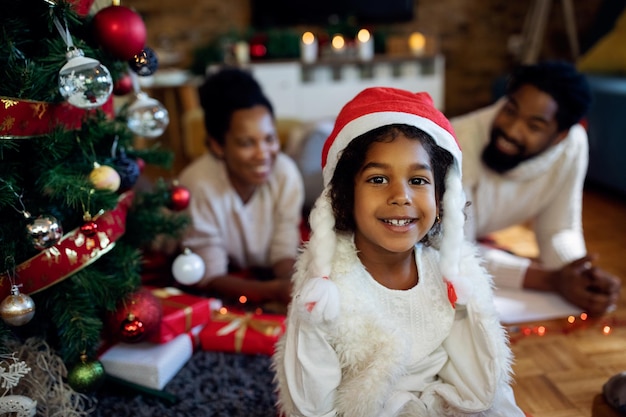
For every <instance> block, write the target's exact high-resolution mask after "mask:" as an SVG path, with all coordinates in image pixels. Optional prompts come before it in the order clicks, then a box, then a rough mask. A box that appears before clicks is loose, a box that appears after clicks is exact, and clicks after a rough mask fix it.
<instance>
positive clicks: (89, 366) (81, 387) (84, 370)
mask: <svg viewBox="0 0 626 417" xmlns="http://www.w3.org/2000/svg"><path fill="white" fill-rule="evenodd" d="M67 382H68V383H69V384H70V386H71V387H72V389H74V391H77V392H80V393H83V394H85V393H90V392H94V391H97V390H98V388H100V387H101V386H102V383H103V382H104V366H102V363H101V362H100V361H97V360H95V361H88V360H87V359H86V358H81V361H80V362H79V363H77V364H76V365H75V366H74V367H73V368H72V369H71V370H70V372H69V373H68V375H67Z"/></svg>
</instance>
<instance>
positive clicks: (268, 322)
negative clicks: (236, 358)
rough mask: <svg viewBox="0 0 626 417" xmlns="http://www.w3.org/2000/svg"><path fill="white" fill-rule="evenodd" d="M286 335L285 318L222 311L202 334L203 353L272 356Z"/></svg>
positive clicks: (273, 315) (213, 317)
mask: <svg viewBox="0 0 626 417" xmlns="http://www.w3.org/2000/svg"><path fill="white" fill-rule="evenodd" d="M284 332H285V316H284V315H283V314H263V313H261V314H255V313H242V312H231V311H226V310H225V309H221V310H220V311H216V312H214V313H213V315H212V320H211V321H210V322H209V323H208V324H207V325H206V326H205V327H204V329H202V331H201V332H200V334H199V337H200V346H201V348H202V350H206V351H218V352H234V353H247V354H264V355H273V354H274V345H275V344H276V342H277V341H278V339H280V337H281V336H282V334H283V333H284Z"/></svg>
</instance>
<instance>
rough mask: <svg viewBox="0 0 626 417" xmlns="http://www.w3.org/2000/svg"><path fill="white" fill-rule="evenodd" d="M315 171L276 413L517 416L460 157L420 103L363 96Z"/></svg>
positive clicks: (282, 346)
mask: <svg viewBox="0 0 626 417" xmlns="http://www.w3.org/2000/svg"><path fill="white" fill-rule="evenodd" d="M322 166H323V177H324V186H325V189H324V191H323V193H322V195H321V196H320V197H319V198H318V200H317V202H316V205H315V207H314V209H313V210H312V212H311V217H310V222H311V227H312V235H311V240H310V242H309V243H308V246H307V247H306V249H305V251H304V253H303V254H302V255H301V256H300V258H299V259H298V262H297V264H296V266H297V270H296V274H295V275H294V298H293V301H292V303H291V305H290V308H289V314H288V319H287V331H286V334H285V335H284V337H283V338H282V339H281V341H280V342H279V344H278V345H277V351H276V354H275V356H274V365H275V369H276V372H277V376H276V378H277V383H278V394H279V407H280V410H281V412H282V413H283V414H284V415H286V416H341V417H348V416H354V417H357V416H358V417H367V416H372V417H374V416H376V417H379V416H429V417H431V416H432V417H434V416H483V417H486V416H492V417H493V416H502V417H504V416H506V417H516V416H523V415H524V414H523V413H522V412H521V410H520V409H519V408H518V407H517V405H516V404H515V400H514V398H513V392H512V390H511V388H510V385H509V383H510V372H511V368H510V361H511V352H510V350H509V347H508V344H507V339H506V335H505V332H504V330H503V329H502V327H501V326H500V324H499V323H498V317H497V313H496V311H495V307H494V305H493V299H492V292H491V281H490V278H489V276H488V275H487V274H486V273H485V272H484V270H483V269H482V268H481V266H480V264H479V261H478V259H477V258H476V257H475V255H474V254H475V250H474V248H473V246H471V245H470V244H469V243H466V242H465V241H464V238H463V232H462V231H463V222H464V214H463V209H464V207H465V199H464V196H463V192H462V189H461V182H460V172H461V151H460V149H459V147H458V145H457V142H456V139H455V137H454V134H453V131H452V128H451V127H450V124H449V122H448V120H447V119H446V118H445V117H444V116H443V115H442V114H441V113H440V112H439V111H438V110H436V109H435V108H434V106H433V104H432V100H431V99H430V97H429V96H428V95H427V94H425V93H418V94H413V93H410V92H407V91H403V90H396V89H391V88H371V89H366V90H364V91H363V92H361V93H360V94H358V95H357V96H356V97H355V98H354V99H353V100H352V101H350V102H349V103H348V104H347V105H346V106H345V107H344V108H343V109H342V111H341V112H340V114H339V116H338V118H337V121H336V124H335V128H334V130H333V132H332V133H331V135H330V136H329V138H328V139H327V141H326V143H325V146H324V150H323V154H322Z"/></svg>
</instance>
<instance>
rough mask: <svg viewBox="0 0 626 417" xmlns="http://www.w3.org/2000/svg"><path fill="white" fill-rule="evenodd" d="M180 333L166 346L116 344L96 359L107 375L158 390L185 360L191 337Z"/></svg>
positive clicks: (193, 338) (189, 354) (188, 353)
mask: <svg viewBox="0 0 626 417" xmlns="http://www.w3.org/2000/svg"><path fill="white" fill-rule="evenodd" d="M198 327H199V328H194V329H193V330H192V331H191V333H185V334H181V335H179V336H177V337H175V338H174V339H172V340H170V341H169V342H167V343H158V344H157V343H150V342H140V343H118V344H116V345H114V346H112V347H111V348H110V349H108V350H107V351H105V352H104V353H103V354H102V355H101V356H100V362H101V363H102V366H104V370H105V372H106V373H107V374H109V375H112V376H114V377H117V378H120V379H123V380H125V381H128V382H132V383H135V384H138V385H142V386H144V387H148V388H153V389H157V390H162V389H163V387H164V386H165V385H166V384H167V383H168V382H169V381H171V379H172V378H173V377H174V376H175V375H176V374H177V373H178V371H180V370H181V369H182V367H183V366H185V364H186V363H187V361H189V359H190V358H191V355H192V354H193V350H194V344H195V343H194V340H195V335H197V334H198V332H199V331H200V330H201V327H203V326H198Z"/></svg>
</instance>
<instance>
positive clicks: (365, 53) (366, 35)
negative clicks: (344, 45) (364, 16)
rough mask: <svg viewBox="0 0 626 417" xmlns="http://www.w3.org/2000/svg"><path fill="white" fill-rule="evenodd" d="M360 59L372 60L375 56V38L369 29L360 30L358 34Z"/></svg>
mask: <svg viewBox="0 0 626 417" xmlns="http://www.w3.org/2000/svg"><path fill="white" fill-rule="evenodd" d="M356 40H357V47H358V53H359V59H360V60H361V61H371V60H372V58H374V40H373V39H372V36H371V35H370V32H369V31H368V30H367V29H361V30H359V33H358V34H357V35H356Z"/></svg>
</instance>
